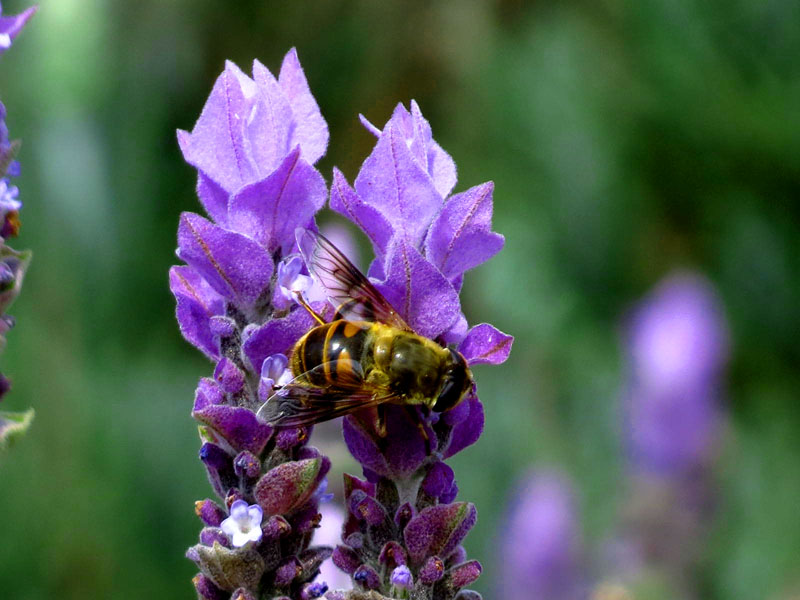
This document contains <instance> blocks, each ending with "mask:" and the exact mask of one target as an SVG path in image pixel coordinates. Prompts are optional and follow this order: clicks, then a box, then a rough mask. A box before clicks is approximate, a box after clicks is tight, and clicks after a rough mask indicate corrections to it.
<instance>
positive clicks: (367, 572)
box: [353, 564, 381, 590]
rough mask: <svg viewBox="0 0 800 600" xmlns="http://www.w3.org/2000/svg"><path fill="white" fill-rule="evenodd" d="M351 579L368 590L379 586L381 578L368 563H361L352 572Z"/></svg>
mask: <svg viewBox="0 0 800 600" xmlns="http://www.w3.org/2000/svg"><path fill="white" fill-rule="evenodd" d="M353 581H355V582H356V583H358V584H359V585H361V586H363V587H365V588H367V589H368V590H377V589H380V587H381V578H380V575H378V572H377V571H376V570H375V569H373V568H372V567H371V566H369V565H366V564H364V565H361V566H360V567H358V569H356V572H355V573H353Z"/></svg>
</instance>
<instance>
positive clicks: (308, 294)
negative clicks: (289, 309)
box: [277, 254, 327, 305]
mask: <svg viewBox="0 0 800 600" xmlns="http://www.w3.org/2000/svg"><path fill="white" fill-rule="evenodd" d="M302 270H303V259H302V258H301V257H300V256H298V255H296V254H295V255H293V256H290V257H288V258H285V259H284V260H282V261H281V262H279V263H278V277H277V279H278V287H279V288H280V292H281V295H282V296H283V298H284V300H286V301H287V302H288V303H291V302H297V295H298V294H300V295H301V296H302V297H303V298H305V300H306V302H318V301H321V300H326V299H327V296H326V295H325V290H324V289H323V288H322V286H320V285H319V284H318V283H317V282H316V280H315V279H314V278H313V277H310V276H309V275H303V274H302V273H301V272H300V271H302ZM289 305H290V304H289Z"/></svg>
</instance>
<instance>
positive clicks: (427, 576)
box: [419, 556, 444, 585]
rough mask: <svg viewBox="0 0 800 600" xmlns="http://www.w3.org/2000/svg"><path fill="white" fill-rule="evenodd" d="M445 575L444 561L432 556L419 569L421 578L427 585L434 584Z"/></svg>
mask: <svg viewBox="0 0 800 600" xmlns="http://www.w3.org/2000/svg"><path fill="white" fill-rule="evenodd" d="M443 576H444V561H443V560H442V559H441V558H439V557H438V556H431V557H430V558H428V560H426V561H425V564H423V565H422V567H420V569H419V579H420V581H421V582H422V583H423V584H425V585H433V584H434V583H436V582H437V581H439V580H440V579H441V578H442V577H443Z"/></svg>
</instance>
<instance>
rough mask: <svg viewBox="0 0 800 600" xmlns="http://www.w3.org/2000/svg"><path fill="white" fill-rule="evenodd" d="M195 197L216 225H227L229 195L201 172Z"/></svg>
mask: <svg viewBox="0 0 800 600" xmlns="http://www.w3.org/2000/svg"><path fill="white" fill-rule="evenodd" d="M182 133H184V134H185V133H186V132H185V131H179V132H178V136H180V134H182ZM187 135H188V134H187ZM197 197H198V198H199V199H200V204H202V205H203V208H205V209H206V212H207V213H208V216H209V217H211V218H212V219H213V220H214V221H215V222H216V223H217V225H222V226H223V227H225V226H226V225H227V224H228V198H230V194H229V193H228V192H226V191H225V190H223V189H222V188H221V187H220V186H219V185H218V184H217V183H215V182H214V181H213V180H212V179H210V178H209V177H206V176H205V175H204V174H203V173H202V172H200V173H198V174H197Z"/></svg>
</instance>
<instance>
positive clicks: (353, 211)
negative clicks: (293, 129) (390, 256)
mask: <svg viewBox="0 0 800 600" xmlns="http://www.w3.org/2000/svg"><path fill="white" fill-rule="evenodd" d="M330 207H331V209H332V210H335V211H336V212H338V213H339V214H340V215H343V216H344V217H347V218H348V219H350V220H351V221H352V222H353V223H355V224H356V225H358V226H359V227H360V228H361V230H362V231H363V232H364V233H366V234H367V237H368V238H369V239H370V241H371V242H372V246H373V248H374V249H375V254H376V255H377V256H379V257H382V256H383V255H385V254H386V250H387V248H388V246H389V240H390V239H391V237H392V227H391V225H389V223H388V221H387V220H386V219H385V218H384V217H383V215H382V214H381V213H380V212H379V211H378V210H377V209H376V208H373V207H372V206H370V205H369V204H365V203H364V202H363V201H362V200H361V198H359V196H358V194H356V192H355V190H354V189H353V188H351V187H350V185H349V184H348V183H347V180H346V179H345V177H344V175H342V172H341V171H339V169H336V168H334V169H333V183H332V184H331V201H330Z"/></svg>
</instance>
